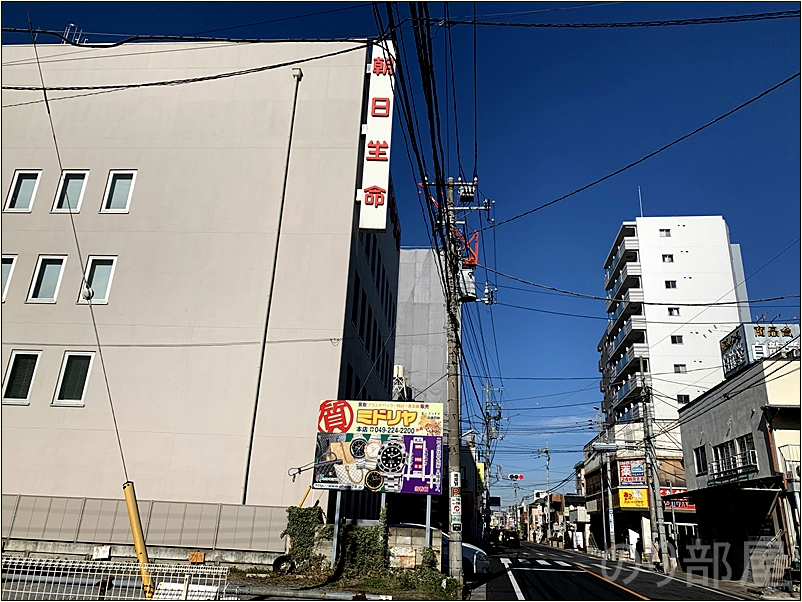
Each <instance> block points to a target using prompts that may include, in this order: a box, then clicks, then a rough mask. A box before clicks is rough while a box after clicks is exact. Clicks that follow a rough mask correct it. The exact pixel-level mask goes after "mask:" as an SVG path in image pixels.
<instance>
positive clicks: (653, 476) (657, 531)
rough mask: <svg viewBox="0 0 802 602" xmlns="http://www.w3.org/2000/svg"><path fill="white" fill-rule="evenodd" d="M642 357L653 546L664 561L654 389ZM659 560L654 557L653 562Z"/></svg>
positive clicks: (644, 424) (647, 476)
mask: <svg viewBox="0 0 802 602" xmlns="http://www.w3.org/2000/svg"><path fill="white" fill-rule="evenodd" d="M639 359H640V378H641V385H642V389H643V394H642V401H643V431H644V442H645V452H646V454H645V455H646V479H647V482H648V486H649V497H650V500H649V522H650V524H651V528H652V547H653V548H654V542H655V541H656V542H658V545H659V546H660V554H661V555H662V557H663V562H664V563H665V562H667V561H668V548H667V546H666V525H665V520H664V518H663V497H662V496H661V495H660V479H659V476H658V474H657V452H656V450H655V439H654V425H653V424H652V391H651V389H650V388H649V387H647V386H646V380H645V377H644V374H643V358H642V357H641V358H639ZM655 562H657V559H656V558H652V564H654V563H655ZM663 566H664V567H665V564H664V565H663Z"/></svg>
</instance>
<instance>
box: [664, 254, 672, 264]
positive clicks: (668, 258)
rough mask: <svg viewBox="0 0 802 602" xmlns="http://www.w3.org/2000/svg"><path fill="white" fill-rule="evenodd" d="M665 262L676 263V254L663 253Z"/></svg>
mask: <svg viewBox="0 0 802 602" xmlns="http://www.w3.org/2000/svg"><path fill="white" fill-rule="evenodd" d="M663 263H674V254H673V253H663Z"/></svg>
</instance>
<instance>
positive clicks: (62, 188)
mask: <svg viewBox="0 0 802 602" xmlns="http://www.w3.org/2000/svg"><path fill="white" fill-rule="evenodd" d="M88 178H89V172H88V171H65V172H64V173H62V174H61V181H60V182H59V186H58V194H57V195H56V202H55V204H54V205H53V211H54V212H56V213H69V212H70V209H72V212H73V213H78V212H79V211H80V210H81V201H82V200H83V198H84V190H85V189H86V180H87V179H88Z"/></svg>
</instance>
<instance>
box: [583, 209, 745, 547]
mask: <svg viewBox="0 0 802 602" xmlns="http://www.w3.org/2000/svg"><path fill="white" fill-rule="evenodd" d="M603 267H604V270H605V272H604V288H605V290H606V291H607V305H606V310H607V313H608V317H609V319H608V322H607V327H606V328H605V330H604V333H603V334H602V337H601V340H600V341H599V345H598V350H599V353H600V355H601V357H600V360H599V371H600V372H601V373H602V378H601V384H600V388H601V391H602V393H604V400H603V403H602V410H603V412H604V414H605V421H604V425H603V426H604V428H603V430H602V432H601V433H600V434H599V435H598V436H597V437H596V438H595V439H594V440H593V441H591V442H589V443H588V444H587V445H586V446H585V454H584V472H585V484H586V491H587V496H588V510H589V512H590V514H591V518H592V526H591V529H592V530H593V531H594V533H595V536H596V541H597V542H599V545H600V544H601V541H602V539H603V538H602V537H601V536H602V532H601V531H602V529H605V530H606V529H607V527H606V526H604V525H603V524H602V521H601V516H602V510H603V508H606V505H607V503H608V500H607V493H606V492H607V491H608V489H611V490H612V492H613V493H612V498H613V510H614V512H615V530H616V539H617V541H619V542H620V541H623V540H624V538H625V537H626V533H627V529H632V530H634V531H639V532H641V533H642V535H641V536H642V537H643V541H644V545H645V544H646V543H647V542H649V541H650V533H649V527H648V518H647V517H648V504H649V503H650V501H649V499H648V498H649V496H648V493H647V491H646V484H645V478H644V475H643V473H642V462H643V459H644V431H643V421H642V418H643V415H644V413H643V408H644V406H643V395H644V393H645V390H646V388H648V390H649V391H650V393H651V404H652V408H653V413H652V416H653V418H654V431H655V434H656V448H657V456H658V458H659V459H660V467H659V468H658V477H659V480H660V486H661V487H671V488H680V489H682V488H684V487H685V471H684V470H683V467H682V464H681V461H682V443H681V438H680V430H679V427H678V426H677V423H676V422H675V421H676V420H677V417H678V410H679V409H680V408H681V407H683V406H684V405H685V404H687V403H689V402H690V401H691V400H693V399H695V398H696V397H698V396H699V395H701V394H703V393H704V392H705V391H707V390H709V389H711V388H712V387H714V386H716V385H717V384H718V383H720V382H721V381H723V380H724V371H723V369H722V363H721V352H720V350H719V340H720V339H721V337H722V336H723V335H724V334H726V333H727V332H730V331H731V330H732V329H733V328H735V326H737V325H738V324H740V323H742V322H744V321H749V306H748V303H747V300H748V297H747V293H746V285H745V284H744V280H745V278H744V273H743V265H742V262H741V253H740V247H739V245H737V244H732V243H731V242H730V236H729V231H728V228H727V224H726V223H725V222H724V219H723V218H722V217H721V216H687V217H686V216H682V217H639V218H636V219H635V220H634V221H629V222H624V223H623V224H622V225H621V227H620V228H619V230H618V233H617V234H616V236H615V238H614V239H613V243H612V245H611V247H610V251H609V252H608V253H607V257H606V258H605V261H604V265H603ZM597 441H607V442H611V443H612V442H614V443H616V444H617V445H618V447H619V450H618V452H616V453H615V454H613V455H612V457H611V460H610V462H611V463H610V469H611V482H610V483H608V482H607V478H606V476H605V474H604V464H603V462H602V458H601V455H600V454H598V453H596V452H594V451H593V450H592V445H593V443H594V442H597ZM633 463H634V464H633ZM633 467H637V472H633V470H635V468H633ZM672 491H673V489H672ZM606 511H607V509H605V512H606ZM692 512H693V511H692V510H691V509H690V508H689V507H685V508H682V509H681V510H680V511H678V512H677V513H676V514H677V515H678V516H679V517H680V518H679V519H678V520H677V522H678V523H684V524H687V525H692V524H693V523H695V518H694V514H693V513H692ZM594 515H595V516H594ZM644 521H645V522H644ZM674 529H675V530H674V533H675V535H680V536H683V535H686V536H689V535H690V532H686V533H682V532H681V530H679V531H678V530H677V528H676V525H675V526H674Z"/></svg>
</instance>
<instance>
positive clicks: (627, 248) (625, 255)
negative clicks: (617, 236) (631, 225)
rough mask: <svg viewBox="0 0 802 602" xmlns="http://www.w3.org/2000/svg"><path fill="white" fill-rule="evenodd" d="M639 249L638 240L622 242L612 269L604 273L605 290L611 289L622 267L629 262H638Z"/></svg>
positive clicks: (628, 239)
mask: <svg viewBox="0 0 802 602" xmlns="http://www.w3.org/2000/svg"><path fill="white" fill-rule="evenodd" d="M639 248H640V244H639V242H638V239H637V238H634V237H633V238H625V239H624V240H622V241H621V245H620V246H619V247H618V252H616V254H615V256H614V257H613V261H612V263H611V264H610V267H609V268H607V269H606V270H605V271H604V289H605V290H607V289H608V288H610V285H611V284H612V283H613V282H615V278H616V276H618V273H619V271H620V268H621V266H622V265H624V264H625V263H627V262H632V261H638V249H639Z"/></svg>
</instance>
